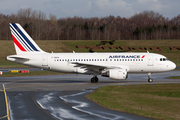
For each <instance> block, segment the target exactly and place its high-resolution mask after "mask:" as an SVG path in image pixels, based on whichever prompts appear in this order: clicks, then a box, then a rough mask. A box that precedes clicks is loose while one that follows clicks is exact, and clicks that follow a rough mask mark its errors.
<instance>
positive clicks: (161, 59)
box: [160, 58, 168, 61]
mask: <svg viewBox="0 0 180 120" xmlns="http://www.w3.org/2000/svg"><path fill="white" fill-rule="evenodd" d="M160 61H168V59H167V58H160Z"/></svg>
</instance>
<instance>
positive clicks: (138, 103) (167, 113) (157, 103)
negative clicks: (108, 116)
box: [87, 84, 180, 120]
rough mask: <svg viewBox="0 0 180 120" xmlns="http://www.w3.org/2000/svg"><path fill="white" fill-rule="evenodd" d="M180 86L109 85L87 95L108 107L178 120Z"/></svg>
mask: <svg viewBox="0 0 180 120" xmlns="http://www.w3.org/2000/svg"><path fill="white" fill-rule="evenodd" d="M179 88H180V84H157V85H124V86H123V87H122V86H107V87H102V88H99V89H97V90H96V91H94V92H93V93H91V94H89V95H88V96H87V97H88V98H89V99H91V100H93V101H94V102H96V103H98V104H100V105H102V106H104V107H106V108H110V109H114V110H118V111H123V112H128V113H133V114H137V115H141V116H145V117H150V118H154V119H163V120H177V119H180V115H179V113H180V109H179V108H180V104H179V101H180V89H179ZM113 91H114V92H113ZM115 98H116V100H115ZM141 107H142V110H141Z"/></svg>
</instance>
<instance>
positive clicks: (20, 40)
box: [9, 23, 44, 54]
mask: <svg viewBox="0 0 180 120" xmlns="http://www.w3.org/2000/svg"><path fill="white" fill-rule="evenodd" d="M9 26H10V30H11V34H12V38H13V41H14V46H15V49H16V54H26V53H40V52H44V51H43V50H41V48H39V46H38V45H37V44H36V43H35V42H34V40H33V39H32V38H31V37H30V36H29V35H28V33H27V32H26V31H25V30H24V29H23V28H22V27H21V25H20V24H18V23H10V24H9Z"/></svg>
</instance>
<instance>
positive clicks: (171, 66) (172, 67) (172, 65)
mask: <svg viewBox="0 0 180 120" xmlns="http://www.w3.org/2000/svg"><path fill="white" fill-rule="evenodd" d="M169 67H170V69H171V70H174V69H175V68H176V64H175V63H173V62H171V64H170V66H169Z"/></svg>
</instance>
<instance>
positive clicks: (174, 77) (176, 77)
mask: <svg viewBox="0 0 180 120" xmlns="http://www.w3.org/2000/svg"><path fill="white" fill-rule="evenodd" d="M167 79H180V76H171V77H167Z"/></svg>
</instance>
